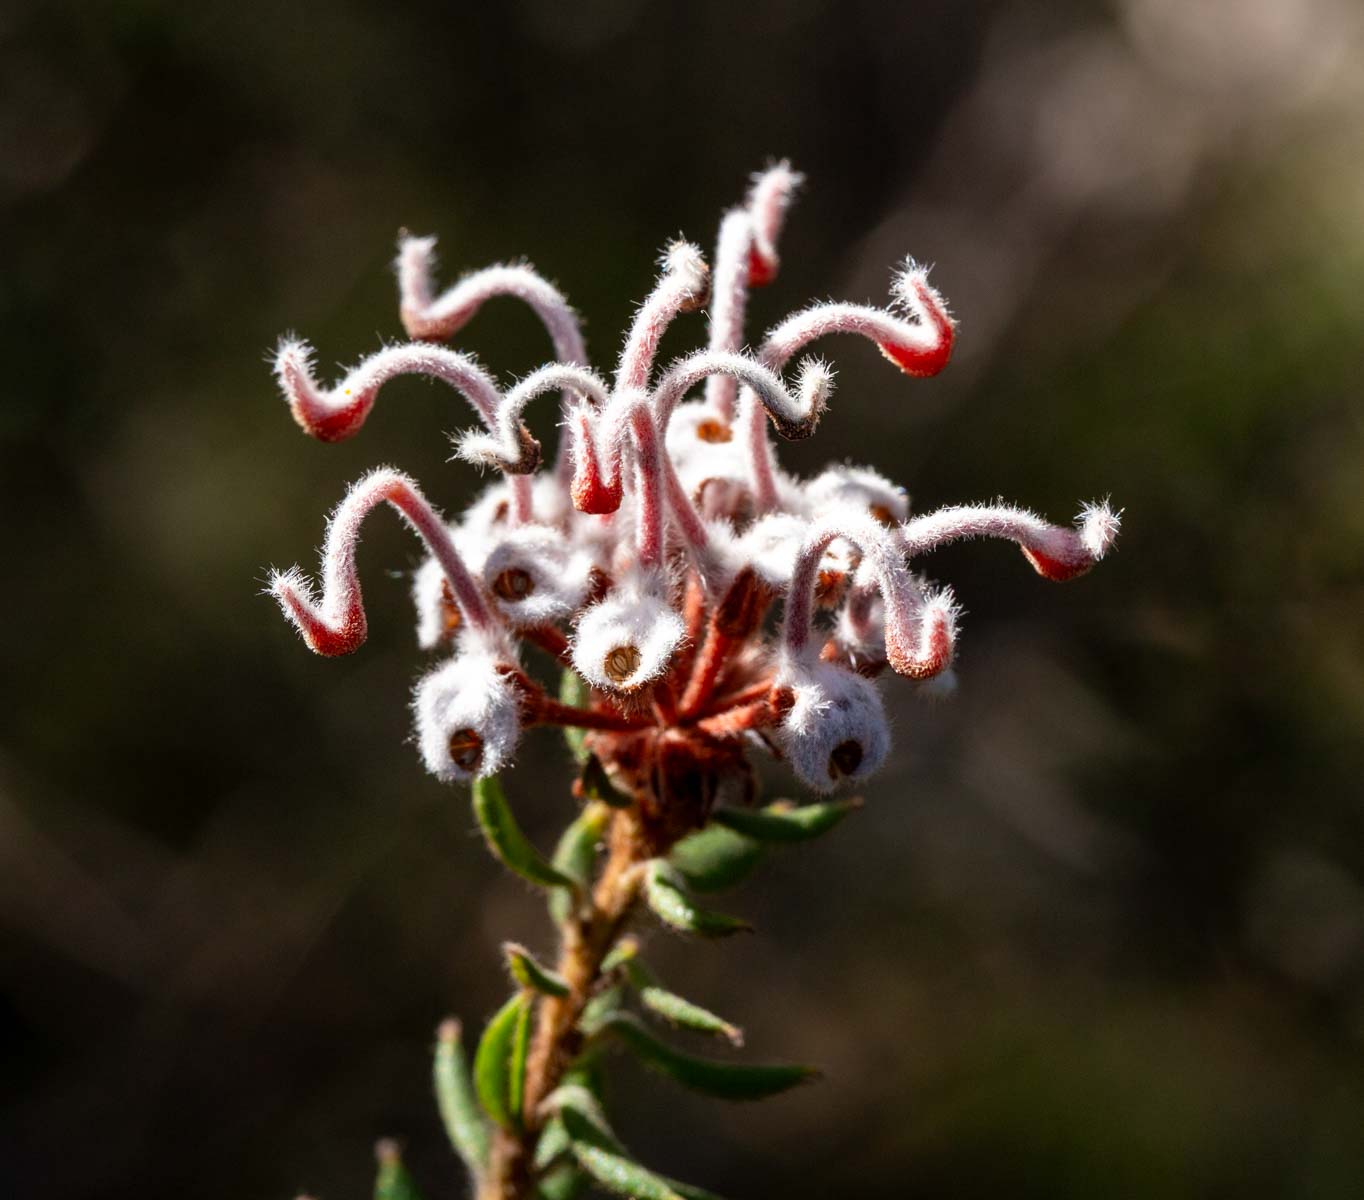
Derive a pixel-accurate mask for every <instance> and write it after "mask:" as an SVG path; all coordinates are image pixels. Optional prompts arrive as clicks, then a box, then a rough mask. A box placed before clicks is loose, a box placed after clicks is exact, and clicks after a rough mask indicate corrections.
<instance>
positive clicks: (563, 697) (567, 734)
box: [559, 667, 592, 762]
mask: <svg viewBox="0 0 1364 1200" xmlns="http://www.w3.org/2000/svg"><path fill="white" fill-rule="evenodd" d="M559 702H560V703H561V704H568V705H571V706H572V707H573V708H586V707H587V706H588V705H589V704H590V703H591V702H592V689H591V688H590V687H589V686H588V683H587V680H585V679H584V678H583V677H582V676H581V675H579V674H578V672H577V671H575V670H573V668H572V667H565V668H564V673H563V674H562V675H560V676H559ZM586 738H587V730H585V729H576V728H574V727H573V726H571V725H565V726H564V741H566V742H567V743H568V748H569V750H570V751H571V752H572V754H573V757H574V758H576V759H577V760H578V761H579V762H586V761H587V756H588V754H589V753H590V751H589V750H588V749H587V742H586Z"/></svg>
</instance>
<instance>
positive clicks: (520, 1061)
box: [507, 993, 534, 1127]
mask: <svg viewBox="0 0 1364 1200" xmlns="http://www.w3.org/2000/svg"><path fill="white" fill-rule="evenodd" d="M522 997H523V999H524V1001H525V1002H524V1003H523V1004H522V1005H521V1008H520V1009H519V1010H518V1011H517V1014H516V1027H515V1029H514V1030H513V1031H512V1043H511V1064H510V1067H509V1075H510V1078H509V1079H508V1081H507V1085H508V1086H507V1107H508V1108H509V1109H510V1110H511V1119H512V1124H513V1125H516V1126H518V1127H519V1126H520V1124H521V1110H522V1109H523V1108H524V1107H525V1103H526V1058H527V1057H528V1056H529V1054H530V1017H531V1012H532V1010H533V1008H534V1005H533V1004H532V1003H531V998H530V996H529V995H528V994H526V993H522Z"/></svg>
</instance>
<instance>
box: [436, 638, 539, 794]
mask: <svg viewBox="0 0 1364 1200" xmlns="http://www.w3.org/2000/svg"><path fill="white" fill-rule="evenodd" d="M502 665H503V664H502V663H501V662H499V660H498V658H497V657H496V656H494V655H492V654H489V653H487V652H486V651H484V650H483V649H481V648H471V649H468V650H466V651H465V652H464V653H461V654H459V655H457V656H456V657H454V658H452V659H449V660H448V661H447V662H445V663H442V664H441V665H440V666H439V667H437V668H436V669H435V670H434V671H431V672H430V673H429V674H427V675H425V676H423V677H422V679H421V680H420V681H419V682H418V684H417V687H416V691H415V692H414V694H413V698H412V711H413V715H414V717H415V718H416V725H417V743H418V745H419V746H420V748H421V755H422V761H423V762H424V763H425V764H426V769H427V770H428V771H430V772H431V774H432V775H434V776H436V778H438V779H442V780H444V781H446V782H447V783H468V782H470V781H471V780H473V779H476V778H479V777H481V776H484V775H493V774H496V773H497V772H498V771H500V770H502V769H503V768H504V767H506V766H509V765H510V763H511V761H512V757H513V755H514V754H515V753H516V746H517V743H518V742H519V741H520V739H521V714H520V701H519V698H518V696H517V693H516V689H515V687H514V686H513V685H512V683H511V682H510V680H509V679H508V678H507V676H506V674H505V672H504V671H502V670H501V669H500V668H501V667H502Z"/></svg>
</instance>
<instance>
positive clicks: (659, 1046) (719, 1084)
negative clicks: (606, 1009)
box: [570, 1013, 818, 1132]
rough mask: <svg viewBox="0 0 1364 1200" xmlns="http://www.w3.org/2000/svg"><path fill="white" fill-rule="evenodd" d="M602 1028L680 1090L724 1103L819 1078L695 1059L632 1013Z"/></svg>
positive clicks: (790, 1068)
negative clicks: (714, 1097)
mask: <svg viewBox="0 0 1364 1200" xmlns="http://www.w3.org/2000/svg"><path fill="white" fill-rule="evenodd" d="M602 1029H603V1031H609V1032H611V1033H613V1034H615V1035H616V1036H617V1037H618V1038H620V1040H621V1041H623V1042H624V1043H625V1044H626V1045H627V1046H628V1047H629V1048H630V1049H631V1050H633V1051H634V1052H635V1054H636V1055H638V1056H639V1058H640V1059H641V1061H643V1062H644V1063H645V1064H646V1065H648V1066H650V1067H653V1068H654V1069H656V1070H658V1071H660V1072H662V1073H663V1074H664V1075H667V1076H668V1077H669V1078H670V1079H673V1080H676V1081H677V1082H678V1083H680V1084H682V1086H683V1087H687V1088H690V1089H691V1090H692V1091H696V1092H704V1093H705V1094H706V1095H708V1096H718V1097H720V1098H721V1099H723V1100H761V1099H763V1098H764V1097H766V1096H775V1095H776V1094H777V1093H779V1092H784V1091H786V1090H787V1089H788V1088H793V1087H795V1086H796V1085H797V1084H799V1083H805V1082H806V1081H807V1080H810V1079H813V1078H815V1077H816V1076H817V1075H818V1072H817V1071H815V1070H814V1069H812V1068H810V1067H799V1066H794V1065H786V1064H775V1065H764V1066H750V1065H748V1064H745V1063H728V1062H718V1061H716V1060H714V1059H709V1058H695V1057H693V1056H692V1055H690V1054H683V1053H682V1052H681V1051H680V1050H675V1049H674V1048H673V1047H671V1046H669V1045H667V1044H666V1043H664V1042H661V1041H659V1040H658V1038H656V1037H654V1035H653V1034H652V1033H651V1032H650V1031H649V1030H648V1029H647V1028H646V1027H645V1026H644V1024H643V1022H641V1021H640V1019H639V1018H638V1017H636V1016H634V1015H633V1014H631V1013H614V1014H612V1015H611V1016H610V1017H608V1018H607V1019H606V1020H605V1021H604V1022H603V1023H602ZM570 1132H571V1131H570Z"/></svg>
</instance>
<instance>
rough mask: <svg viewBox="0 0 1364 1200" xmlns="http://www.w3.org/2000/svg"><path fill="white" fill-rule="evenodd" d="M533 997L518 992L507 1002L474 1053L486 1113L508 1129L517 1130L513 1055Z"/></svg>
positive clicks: (476, 1083)
mask: <svg viewBox="0 0 1364 1200" xmlns="http://www.w3.org/2000/svg"><path fill="white" fill-rule="evenodd" d="M529 1009H530V997H529V996H528V995H527V994H526V993H525V992H517V993H516V995H514V996H513V997H512V998H511V999H510V1000H508V1001H507V1002H506V1004H504V1005H503V1006H502V1007H501V1008H500V1009H498V1010H497V1013H496V1014H495V1015H494V1016H493V1019H492V1020H491V1021H489V1022H488V1027H487V1028H486V1029H485V1030H484V1031H483V1037H482V1038H481V1039H480V1040H479V1043H478V1050H477V1051H476V1052H475V1054H474V1090H475V1091H476V1092H477V1094H478V1101H479V1103H480V1104H481V1105H483V1111H484V1112H486V1113H487V1114H488V1116H490V1117H492V1119H493V1120H494V1121H496V1122H497V1123H498V1124H499V1125H501V1126H502V1127H503V1128H504V1129H511V1128H513V1126H514V1124H515V1122H514V1120H513V1114H514V1113H515V1112H516V1110H515V1109H513V1108H512V1103H511V1100H512V1086H511V1080H512V1054H513V1048H514V1044H515V1042H516V1037H517V1029H518V1027H519V1026H520V1024H521V1021H522V1015H523V1014H528V1013H529Z"/></svg>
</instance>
